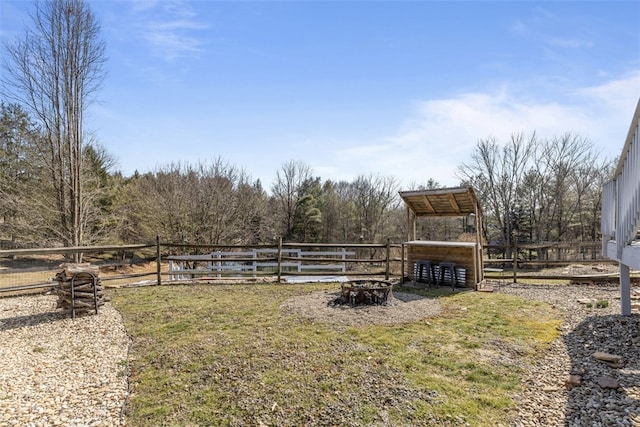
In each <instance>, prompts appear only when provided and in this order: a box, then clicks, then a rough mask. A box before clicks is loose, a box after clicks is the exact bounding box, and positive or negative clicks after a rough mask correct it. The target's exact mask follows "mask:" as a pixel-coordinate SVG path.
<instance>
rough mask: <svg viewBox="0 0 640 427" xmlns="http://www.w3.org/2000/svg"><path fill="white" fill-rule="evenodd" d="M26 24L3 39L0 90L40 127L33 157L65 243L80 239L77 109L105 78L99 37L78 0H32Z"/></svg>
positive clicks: (81, 133)
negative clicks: (20, 33)
mask: <svg viewBox="0 0 640 427" xmlns="http://www.w3.org/2000/svg"><path fill="white" fill-rule="evenodd" d="M31 20H32V24H33V25H32V28H30V29H28V30H27V31H26V34H25V36H24V38H23V39H20V40H18V41H16V42H15V43H13V44H8V45H6V51H7V55H6V56H5V59H6V61H4V64H3V66H4V69H5V71H6V72H5V74H4V77H3V79H2V83H3V93H4V94H5V96H7V97H8V98H10V99H12V100H15V101H17V102H18V103H20V104H22V105H24V106H25V107H26V108H27V109H28V110H29V113H30V114H31V115H32V116H33V117H34V118H35V120H36V121H37V122H38V124H39V125H40V128H41V130H42V132H43V137H44V144H43V146H41V147H40V152H39V154H40V160H41V162H42V166H43V167H45V168H46V170H47V171H48V174H49V177H50V184H51V186H52V188H53V191H54V194H55V202H54V203H55V206H51V207H50V208H52V209H55V211H56V213H57V217H58V220H57V224H50V226H51V227H53V228H54V229H56V230H55V231H56V232H57V234H58V236H59V237H60V238H61V240H62V242H63V244H64V245H65V246H82V244H83V238H84V235H85V232H86V230H85V225H86V221H85V220H84V218H83V216H84V212H86V210H85V209H83V205H84V204H85V192H84V188H83V164H82V163H83V146H84V145H85V144H86V141H85V139H86V138H87V136H86V132H85V129H84V127H83V125H84V114H85V112H86V110H87V108H88V106H89V105H90V103H91V100H92V96H93V95H94V94H95V93H96V91H97V90H98V88H99V87H100V85H101V84H102V81H103V79H104V71H103V64H104V61H105V54H104V51H105V44H104V42H103V41H102V40H101V39H100V26H99V25H98V23H97V21H96V18H95V17H94V15H93V13H92V12H91V10H90V8H89V5H88V4H87V3H86V2H84V1H83V0H43V1H38V2H36V3H35V10H34V12H33V14H32V15H31Z"/></svg>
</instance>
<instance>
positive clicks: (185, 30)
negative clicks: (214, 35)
mask: <svg viewBox="0 0 640 427" xmlns="http://www.w3.org/2000/svg"><path fill="white" fill-rule="evenodd" d="M132 12H133V13H134V18H133V19H134V22H135V27H136V28H137V31H138V34H139V36H140V37H141V38H142V39H144V40H146V41H147V42H148V43H149V44H150V45H151V48H152V50H153V52H155V53H156V54H157V55H158V56H160V57H161V58H162V59H163V60H165V61H168V62H171V61H173V60H175V59H178V58H182V57H185V56H189V55H192V54H196V53H199V52H201V51H203V49H204V48H203V46H204V42H203V40H202V39H201V38H200V37H199V36H198V33H197V32H198V31H199V30H204V29H207V28H208V27H209V25H208V24H206V23H203V22H201V21H199V20H197V19H196V13H195V11H194V10H193V9H192V6H191V5H190V4H188V3H185V2H183V1H180V0H175V1H161V2H159V1H153V0H151V1H137V2H134V3H133V6H132Z"/></svg>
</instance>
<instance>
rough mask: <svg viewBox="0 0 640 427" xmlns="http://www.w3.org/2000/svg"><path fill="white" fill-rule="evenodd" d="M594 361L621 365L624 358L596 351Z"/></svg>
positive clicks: (593, 355)
mask: <svg viewBox="0 0 640 427" xmlns="http://www.w3.org/2000/svg"><path fill="white" fill-rule="evenodd" d="M591 357H593V358H594V359H597V360H600V361H602V362H611V363H620V362H622V356H618V355H616V354H609V353H604V352H602V351H596V352H595V353H593V354H592V355H591Z"/></svg>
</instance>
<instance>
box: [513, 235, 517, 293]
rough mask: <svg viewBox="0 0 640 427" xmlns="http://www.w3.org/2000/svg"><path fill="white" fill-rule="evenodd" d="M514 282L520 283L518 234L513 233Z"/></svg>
mask: <svg viewBox="0 0 640 427" xmlns="http://www.w3.org/2000/svg"><path fill="white" fill-rule="evenodd" d="M513 283H518V235H517V232H514V233H513Z"/></svg>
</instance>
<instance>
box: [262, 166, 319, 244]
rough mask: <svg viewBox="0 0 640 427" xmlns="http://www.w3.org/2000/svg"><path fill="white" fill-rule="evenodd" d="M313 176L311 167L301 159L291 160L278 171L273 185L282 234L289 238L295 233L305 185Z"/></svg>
mask: <svg viewBox="0 0 640 427" xmlns="http://www.w3.org/2000/svg"><path fill="white" fill-rule="evenodd" d="M310 178H311V168H310V167H309V166H308V165H307V164H305V163H303V162H300V161H293V160H291V161H289V162H287V163H285V164H283V165H282V168H281V169H280V170H279V171H278V172H277V173H276V180H275V182H274V183H273V185H272V186H271V193H272V197H273V198H274V200H275V202H276V205H277V208H278V215H279V216H280V219H281V233H282V234H281V235H282V236H283V237H284V238H285V239H287V238H289V237H290V236H291V235H292V233H293V228H294V225H295V215H296V211H297V210H298V201H299V199H300V198H301V197H302V196H304V194H301V190H302V188H303V185H304V184H305V183H306V182H307V181H308V180H309V179H310Z"/></svg>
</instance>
